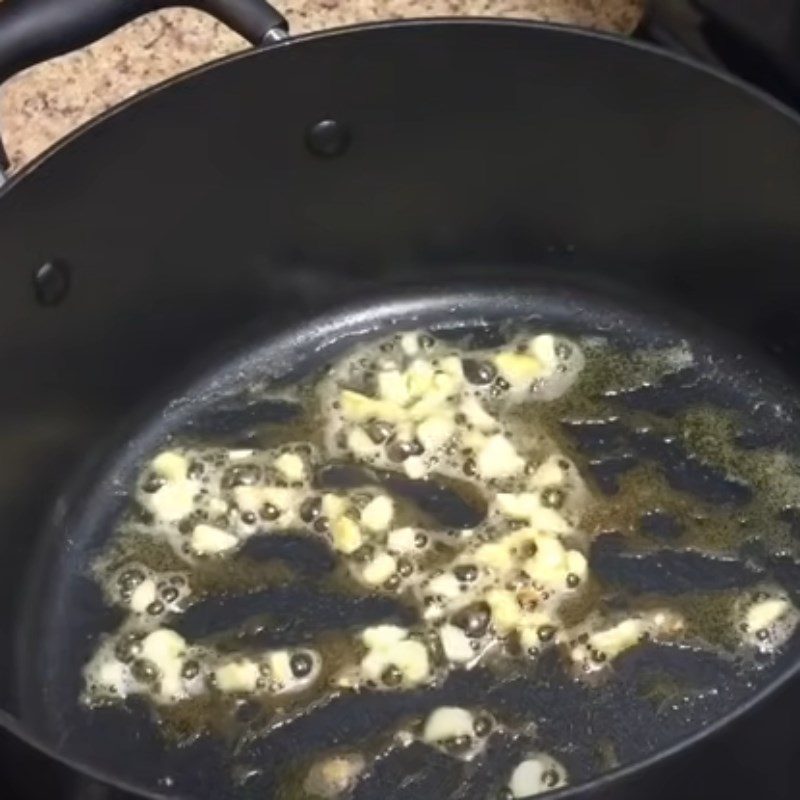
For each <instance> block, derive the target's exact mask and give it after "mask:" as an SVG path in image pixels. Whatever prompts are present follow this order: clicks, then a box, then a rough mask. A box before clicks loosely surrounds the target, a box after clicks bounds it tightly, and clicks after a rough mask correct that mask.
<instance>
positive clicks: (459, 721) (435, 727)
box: [422, 706, 475, 744]
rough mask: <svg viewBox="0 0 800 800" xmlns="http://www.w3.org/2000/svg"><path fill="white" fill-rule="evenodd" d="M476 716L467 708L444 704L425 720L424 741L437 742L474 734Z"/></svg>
mask: <svg viewBox="0 0 800 800" xmlns="http://www.w3.org/2000/svg"><path fill="white" fill-rule="evenodd" d="M474 722H475V720H474V717H473V716H472V714H471V713H470V712H469V711H467V709H465V708H459V707H458V706H442V707H441V708H437V709H436V710H435V711H433V712H432V713H431V715H430V716H429V717H428V718H427V719H426V720H425V727H424V728H423V731H422V741H424V742H426V743H427V744H437V743H439V742H445V741H448V740H449V739H457V738H458V737H460V736H470V737H471V736H472V735H473V725H474Z"/></svg>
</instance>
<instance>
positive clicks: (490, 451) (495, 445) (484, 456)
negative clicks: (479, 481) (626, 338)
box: [477, 433, 525, 480]
mask: <svg viewBox="0 0 800 800" xmlns="http://www.w3.org/2000/svg"><path fill="white" fill-rule="evenodd" d="M477 467H478V472H479V473H480V474H481V476H482V477H484V478H488V479H490V480H491V479H492V478H510V477H512V476H514V475H518V474H519V473H520V472H522V470H523V469H524V468H525V461H524V459H522V458H520V457H519V455H518V454H517V451H516V450H515V449H514V445H513V444H511V442H510V441H509V440H508V439H507V438H506V437H505V436H503V435H502V434H499V433H498V434H495V435H494V436H490V437H489V438H488V439H487V440H486V442H485V444H484V445H483V447H482V448H481V449H480V451H479V452H478V457H477Z"/></svg>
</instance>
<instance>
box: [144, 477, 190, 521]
mask: <svg viewBox="0 0 800 800" xmlns="http://www.w3.org/2000/svg"><path fill="white" fill-rule="evenodd" d="M196 493H197V486H196V485H195V482H194V481H188V480H179V481H170V482H168V483H165V484H164V485H163V486H162V487H161V488H160V489H158V490H157V491H156V492H154V493H153V494H152V495H151V496H150V499H149V506H150V508H151V510H152V511H153V513H154V514H155V515H156V516H157V517H158V518H159V519H161V520H163V521H164V522H177V521H178V520H179V519H181V518H182V517H185V516H187V514H190V513H191V512H192V509H193V508H194V496H195V494H196Z"/></svg>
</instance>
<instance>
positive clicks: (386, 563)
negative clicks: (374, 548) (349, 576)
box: [361, 553, 397, 586]
mask: <svg viewBox="0 0 800 800" xmlns="http://www.w3.org/2000/svg"><path fill="white" fill-rule="evenodd" d="M396 570H397V562H396V561H395V560H394V558H393V557H392V556H390V555H389V554H388V553H379V554H378V555H377V556H375V558H373V559H372V561H370V562H369V564H367V565H366V567H364V570H363V572H362V573H361V576H362V578H363V579H364V582H365V583H368V584H369V585H370V586H380V585H381V584H383V583H386V581H387V580H388V579H389V578H390V577H391V576H392V575H394V573H395V571H396Z"/></svg>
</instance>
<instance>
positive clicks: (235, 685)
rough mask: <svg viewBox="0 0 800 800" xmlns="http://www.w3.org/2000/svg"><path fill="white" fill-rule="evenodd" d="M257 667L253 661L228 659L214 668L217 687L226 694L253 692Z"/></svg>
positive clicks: (257, 677)
mask: <svg viewBox="0 0 800 800" xmlns="http://www.w3.org/2000/svg"><path fill="white" fill-rule="evenodd" d="M259 674H260V673H259V668H258V664H256V663H255V661H250V660H249V659H243V660H240V661H230V662H228V663H227V664H223V665H222V666H220V667H217V668H216V669H215V670H214V682H215V684H216V687H217V689H219V690H220V691H221V692H224V693H226V694H228V693H235V692H254V691H255V690H256V688H257V683H258V679H259Z"/></svg>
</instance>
